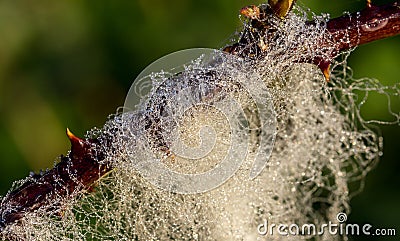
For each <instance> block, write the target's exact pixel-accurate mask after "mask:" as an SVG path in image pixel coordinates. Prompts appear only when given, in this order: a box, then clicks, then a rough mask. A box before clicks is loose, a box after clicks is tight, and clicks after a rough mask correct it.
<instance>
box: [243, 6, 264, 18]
mask: <svg viewBox="0 0 400 241" xmlns="http://www.w3.org/2000/svg"><path fill="white" fill-rule="evenodd" d="M240 14H242V15H243V16H245V17H247V18H249V19H260V18H261V11H260V8H259V7H257V6H255V5H250V6H247V7H244V8H242V9H240Z"/></svg>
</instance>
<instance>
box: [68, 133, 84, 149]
mask: <svg viewBox="0 0 400 241" xmlns="http://www.w3.org/2000/svg"><path fill="white" fill-rule="evenodd" d="M67 136H68V138H69V141H70V142H71V152H73V153H78V152H80V151H82V149H83V147H84V145H85V141H84V140H82V139H81V138H79V137H77V136H75V135H74V134H73V133H72V132H71V131H70V130H69V128H67Z"/></svg>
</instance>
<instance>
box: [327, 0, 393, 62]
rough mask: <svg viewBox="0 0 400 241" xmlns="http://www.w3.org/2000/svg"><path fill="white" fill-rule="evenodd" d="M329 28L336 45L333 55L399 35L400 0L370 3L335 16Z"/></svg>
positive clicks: (328, 25)
mask: <svg viewBox="0 0 400 241" xmlns="http://www.w3.org/2000/svg"><path fill="white" fill-rule="evenodd" d="M327 30H328V31H329V32H330V33H331V35H332V37H333V42H334V43H335V47H336V49H335V50H336V51H335V53H333V55H332V56H331V57H335V55H336V54H338V53H340V52H342V51H344V50H347V49H350V48H353V47H356V46H358V45H361V44H365V43H369V42H372V41H375V40H378V39H383V38H387V37H391V36H394V35H397V34H399V32H400V2H399V1H397V2H394V3H391V4H387V5H383V6H374V5H368V6H367V7H366V8H365V9H364V10H362V11H361V12H357V13H353V14H349V15H345V16H341V17H339V18H334V19H332V20H329V21H328V23H327ZM323 44H325V45H330V44H332V43H331V42H330V41H328V42H325V43H323Z"/></svg>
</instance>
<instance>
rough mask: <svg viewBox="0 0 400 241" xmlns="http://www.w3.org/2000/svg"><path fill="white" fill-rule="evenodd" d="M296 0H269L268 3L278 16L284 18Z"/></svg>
mask: <svg viewBox="0 0 400 241" xmlns="http://www.w3.org/2000/svg"><path fill="white" fill-rule="evenodd" d="M295 2H296V0H268V4H269V6H270V7H271V9H272V11H273V12H274V14H275V15H276V16H278V17H279V18H281V19H283V18H285V17H286V15H287V14H288V13H289V12H290V10H291V9H292V7H293V4H294V3H295Z"/></svg>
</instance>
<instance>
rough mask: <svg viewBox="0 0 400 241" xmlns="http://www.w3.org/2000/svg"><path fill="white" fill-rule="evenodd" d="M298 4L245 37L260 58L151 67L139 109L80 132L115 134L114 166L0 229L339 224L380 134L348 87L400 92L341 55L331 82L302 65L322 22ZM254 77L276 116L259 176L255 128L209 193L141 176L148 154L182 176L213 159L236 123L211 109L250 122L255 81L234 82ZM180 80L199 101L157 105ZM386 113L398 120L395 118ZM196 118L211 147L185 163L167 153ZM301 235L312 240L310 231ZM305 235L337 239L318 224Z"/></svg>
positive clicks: (229, 235)
mask: <svg viewBox="0 0 400 241" xmlns="http://www.w3.org/2000/svg"><path fill="white" fill-rule="evenodd" d="M295 12H296V13H290V14H289V15H288V17H287V19H286V20H285V21H283V22H282V21H278V20H277V19H271V22H270V24H271V25H274V26H276V31H278V33H276V34H274V36H275V37H274V38H270V37H269V36H267V35H268V34H269V33H268V32H267V33H264V34H265V36H257V37H254V36H249V43H248V46H244V48H242V49H246V47H247V49H251V48H253V47H254V46H257V45H258V44H259V42H251V41H254V40H255V39H257V41H258V40H259V39H260V37H261V38H262V39H263V41H264V43H263V44H266V45H268V51H267V52H265V53H263V54H261V55H259V56H261V57H257V58H253V59H251V60H247V59H240V58H239V59H236V60H235V61H238V62H240V64H237V63H238V62H235V61H232V62H230V61H226V62H223V63H222V64H221V65H217V66H214V67H207V68H204V67H202V66H201V65H199V64H198V63H197V64H196V61H194V62H193V63H191V64H189V65H188V66H187V68H186V70H185V72H184V73H183V74H181V75H180V77H179V79H178V80H179V81H176V79H173V78H170V76H168V75H167V74H166V73H164V72H160V73H154V75H153V76H152V77H151V78H152V80H153V88H152V91H151V93H150V94H149V98H148V99H145V100H143V101H142V102H141V104H140V106H139V108H138V110H136V111H135V112H129V113H118V114H116V115H114V116H113V117H112V118H110V120H109V121H108V122H107V123H106V124H105V126H104V127H103V128H102V129H101V130H99V129H94V130H92V131H91V132H89V133H88V137H93V136H96V137H98V138H99V139H100V140H101V139H102V138H101V137H102V136H103V137H105V136H107V137H110V136H111V137H112V145H110V146H108V145H103V148H105V150H102V151H105V152H106V153H107V155H106V159H105V160H104V161H107V162H111V163H113V167H114V169H113V171H112V172H111V173H110V174H109V175H107V176H106V177H103V178H102V179H101V180H100V181H99V183H98V185H97V186H96V187H95V191H94V192H92V193H85V194H82V193H77V194H76V195H72V196H70V197H68V198H64V199H63V200H61V201H59V203H63V205H62V206H61V207H59V206H51V205H52V204H49V207H43V208H40V209H38V210H36V211H35V212H33V213H29V214H26V216H25V217H24V218H23V219H22V220H21V222H19V223H16V224H13V225H11V226H9V227H7V232H9V233H12V234H13V236H14V237H15V238H16V239H21V240H24V239H32V240H50V239H52V240H257V239H260V240H264V239H265V237H262V236H260V235H259V234H258V233H257V226H258V225H259V224H261V223H263V222H264V220H266V219H267V220H268V222H270V223H276V224H279V223H284V224H292V223H296V224H299V225H302V224H306V223H313V224H315V225H316V226H317V227H318V225H321V224H323V223H327V222H328V221H336V215H337V214H338V213H339V212H345V213H348V212H349V211H350V206H349V199H350V197H351V195H353V194H354V193H356V192H358V191H359V190H360V189H361V188H362V180H363V179H364V178H365V176H366V174H367V173H368V171H369V170H370V169H371V168H372V167H373V166H374V165H375V164H376V162H377V160H378V159H379V156H380V155H381V154H382V153H381V151H382V138H381V137H380V136H379V135H378V134H377V133H376V132H374V131H372V130H371V129H370V128H371V127H370V124H371V123H373V122H372V121H364V120H363V118H362V116H361V114H360V108H361V106H362V104H363V103H364V102H365V101H363V100H361V101H360V100H359V99H358V96H362V95H360V94H359V93H356V92H355V91H358V92H364V94H366V93H370V92H378V93H381V94H385V95H387V96H389V95H390V96H389V97H388V99H389V100H390V98H391V96H397V97H398V96H399V91H398V88H392V89H388V88H387V87H383V86H381V85H380V84H379V83H378V82H376V81H374V80H370V79H362V81H359V80H354V79H352V76H351V74H350V73H351V71H349V68H348V67H347V65H346V61H345V60H344V61H341V62H340V63H339V62H337V63H335V64H334V66H333V68H332V74H331V81H330V83H327V82H326V80H325V78H324V76H323V75H322V74H321V72H320V70H319V69H318V68H317V67H316V66H314V65H312V64H301V63H299V62H301V60H304V59H314V58H315V57H321V58H322V57H323V56H322V55H323V54H324V53H326V51H324V52H322V51H321V52H316V51H311V50H312V49H315V48H313V47H311V46H314V45H315V44H316V43H317V42H318V39H320V38H321V36H324V35H326V34H327V33H326V31H325V27H324V26H325V22H326V19H325V18H323V17H314V21H315V22H316V24H315V25H307V24H306V21H307V19H306V17H305V16H306V14H305V12H304V11H303V10H301V9H296V11H295ZM245 28H249V25H246V26H245ZM246 34H248V32H246ZM253 34H258V33H253ZM250 52H251V51H250ZM221 66H222V67H221ZM210 73H213V74H211V75H209V74H210ZM252 74H254V75H256V76H257V78H260V79H261V80H262V81H263V83H264V84H265V86H266V87H267V89H268V92H269V94H270V96H269V97H270V99H269V101H271V103H272V106H273V107H274V110H275V115H276V116H275V118H276V130H275V132H274V139H275V144H274V146H273V150H272V155H271V157H270V159H269V161H268V163H267V166H266V167H265V169H264V170H263V171H262V172H261V174H260V175H258V176H257V177H256V178H255V179H249V170H250V169H251V163H252V158H253V157H254V155H255V153H254V152H255V150H257V143H259V141H260V132H257V131H255V133H249V136H250V140H251V141H250V142H249V143H247V142H246V141H245V140H246V138H244V136H243V142H244V143H245V144H248V145H249V146H251V147H250V148H249V149H248V150H249V154H248V155H247V156H246V157H245V160H244V161H243V165H242V166H241V167H240V169H239V170H238V171H237V172H236V174H235V175H233V176H232V177H231V178H230V179H229V180H227V181H226V182H225V183H223V184H222V185H221V186H219V187H217V188H215V189H213V190H210V191H208V192H203V193H197V194H179V193H173V192H168V191H165V190H162V189H159V188H157V187H156V186H154V185H153V184H152V183H150V182H149V181H148V180H146V179H145V178H143V177H142V173H140V172H138V171H137V168H136V167H137V163H140V162H142V161H143V160H150V159H152V158H154V156H156V157H157V158H158V159H157V158H156V159H157V160H159V161H161V162H163V163H165V165H167V166H169V167H171V168H176V170H178V171H184V172H187V173H190V172H193V173H195V172H203V171H205V170H207V169H209V168H210V167H213V166H215V165H217V163H218V161H219V160H221V158H223V157H224V156H225V155H226V153H227V150H228V149H229V139H230V138H231V136H232V133H233V130H232V129H229V127H231V128H232V126H233V127H235V128H239V127H240V124H241V123H239V122H240V121H238V123H236V124H235V125H233V124H232V123H228V122H227V120H226V119H224V118H225V117H226V115H225V113H220V112H219V111H218V108H214V107H215V103H218V101H220V100H221V99H224V98H227V96H231V97H232V98H236V99H237V100H238V102H239V103H240V104H241V105H242V106H243V108H242V110H243V112H244V116H246V117H247V119H248V125H249V126H252V125H254V126H259V125H260V120H259V118H254V119H252V118H251V117H252V116H253V115H254V113H253V112H252V111H251V110H252V108H253V107H254V102H252V95H255V94H262V92H261V91H260V90H258V89H257V88H252V89H251V90H250V92H249V91H248V90H246V89H245V88H242V87H241V85H240V84H241V83H245V82H246V79H247V78H248V77H249V75H252ZM173 80H174V81H173ZM188 88H189V89H190V91H191V92H190V93H192V94H193V96H188V95H185V97H187V98H180V99H179V98H177V99H175V100H176V101H181V103H182V105H181V107H182V108H183V107H185V106H186V105H185V103H189V102H190V103H192V102H196V103H200V102H201V103H202V105H195V107H193V108H190V111H187V112H185V111H181V112H179V111H176V112H173V111H170V112H168V111H167V112H165V110H164V109H158V110H155V109H154V108H157V107H159V106H163V105H165V106H167V105H166V104H165V103H166V102H165V101H166V100H168V99H169V98H170V97H173V96H177V94H179V93H183V91H184V90H185V91H186V90H187V89H188ZM185 93H186V92H185ZM232 93H233V94H232ZM249 93H250V94H249ZM364 96H365V95H364ZM389 106H390V105H389ZM151 108H153V109H151ZM389 108H390V107H389ZM183 109H184V108H183ZM150 110H151V111H150ZM184 110H186V109H184ZM166 113H167V114H166ZM391 113H392V114H393V116H394V118H395V121H394V122H395V123H398V122H399V115H398V114H396V113H393V112H391ZM258 114H259V113H258ZM171 115H177V116H179V115H182V116H184V118H181V119H180V120H181V122H180V125H179V128H180V129H179V128H178V127H177V125H176V121H175V120H176V118H177V117H176V116H171ZM255 115H257V113H255ZM232 116H240V113H236V112H234V113H232ZM210 117H213V118H210ZM204 125H207V126H211V128H212V129H213V131H214V132H215V136H216V137H215V143H216V144H215V145H214V147H213V148H214V149H213V150H212V151H211V152H210V153H209V155H208V156H206V157H205V158H203V161H204V163H203V164H198V163H196V164H193V163H192V164H191V163H190V162H188V161H187V160H185V158H182V157H179V156H177V157H173V156H171V155H170V153H168V148H169V147H170V146H171V143H173V142H174V141H175V140H176V138H175V137H176V136H178V135H180V136H181V138H182V140H183V141H184V142H187V145H188V146H194V147H195V146H196V145H199V142H200V140H199V137H198V136H197V133H198V132H199V129H200V128H201V126H204ZM226 126H228V129H226ZM178 132H179V133H178ZM196 138H197V139H196ZM252 138H253V139H252ZM104 139H106V138H104ZM261 148H263V147H261ZM150 171H151V170H150ZM354 183H356V184H357V185H354ZM19 185H20V184H19ZM300 237H302V238H304V239H308V238H310V236H309V235H307V234H303V235H301V236H300ZM267 238H269V239H271V240H280V239H285V240H287V239H288V238H293V239H296V240H297V239H299V236H294V237H286V236H284V237H282V236H279V235H278V234H274V235H270V236H268V237H267ZM314 238H315V239H320V240H333V239H341V238H343V237H339V236H329V234H327V233H326V234H324V235H320V236H315V237H314Z"/></svg>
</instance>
